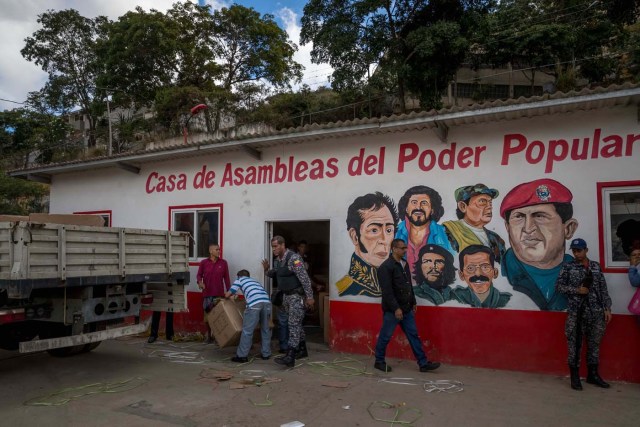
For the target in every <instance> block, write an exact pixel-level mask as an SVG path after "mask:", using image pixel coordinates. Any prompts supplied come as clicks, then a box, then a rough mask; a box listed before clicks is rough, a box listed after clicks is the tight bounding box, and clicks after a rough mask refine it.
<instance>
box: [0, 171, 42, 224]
mask: <svg viewBox="0 0 640 427" xmlns="http://www.w3.org/2000/svg"><path fill="white" fill-rule="evenodd" d="M48 193H49V189H48V187H47V186H46V185H42V184H38V183H35V182H29V181H25V180H22V179H17V178H11V177H9V176H7V175H6V174H5V172H4V170H2V168H0V215H28V214H29V213H34V212H44V211H45V210H46V206H45V205H44V203H43V197H44V196H45V195H47V194H48Z"/></svg>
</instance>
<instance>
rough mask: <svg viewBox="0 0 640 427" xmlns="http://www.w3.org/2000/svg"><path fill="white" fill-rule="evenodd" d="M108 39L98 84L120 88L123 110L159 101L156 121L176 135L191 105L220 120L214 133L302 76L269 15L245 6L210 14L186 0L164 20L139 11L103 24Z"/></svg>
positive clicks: (290, 45) (117, 97)
mask: <svg viewBox="0 0 640 427" xmlns="http://www.w3.org/2000/svg"><path fill="white" fill-rule="evenodd" d="M105 34H106V36H105V37H104V38H103V39H101V40H100V41H99V42H98V48H97V51H98V56H99V58H100V61H101V62H102V63H104V64H105V68H104V74H103V75H102V76H100V78H99V80H98V82H99V86H104V87H109V88H112V89H116V91H115V92H114V102H115V103H116V104H118V105H130V103H131V102H134V103H135V104H137V105H151V104H153V103H156V104H155V108H156V112H157V119H158V123H159V124H161V125H162V126H163V127H165V128H168V129H173V130H174V131H176V132H178V131H180V125H179V121H180V120H181V117H182V116H183V115H184V114H188V110H189V109H190V108H191V107H193V106H194V105H195V104H194V103H193V102H194V101H190V100H197V101H198V103H205V104H207V105H209V107H210V108H209V110H207V111H206V112H204V113H202V114H205V115H211V116H215V120H214V125H213V127H214V128H217V127H218V125H219V121H220V118H221V117H222V116H223V115H227V114H233V113H236V112H239V111H242V110H243V109H246V108H248V107H250V106H251V105H254V104H255V103H256V99H257V98H259V97H261V96H264V93H265V88H264V86H263V85H264V83H269V84H271V85H273V86H274V87H287V86H288V84H289V82H290V81H291V80H292V79H299V78H300V75H301V66H300V65H299V64H297V63H296V62H294V61H293V54H294V53H295V51H296V46H295V45H294V44H293V43H291V42H290V41H289V40H288V39H287V34H286V32H285V31H284V30H282V29H281V28H280V27H278V25H277V24H276V23H275V21H274V20H273V17H272V16H271V15H264V16H260V14H259V13H257V12H256V11H255V10H254V9H252V8H246V7H243V6H238V5H233V6H231V7H229V8H222V9H220V10H217V11H214V12H213V13H210V9H209V7H208V6H207V7H200V6H197V5H195V4H193V3H190V2H184V3H176V4H174V5H173V7H172V8H171V9H169V10H168V11H167V13H166V14H163V13H160V12H158V11H156V10H151V11H150V12H145V11H143V10H142V9H141V8H136V10H135V11H133V12H128V13H127V14H125V15H123V16H121V17H120V18H119V19H118V20H117V21H115V22H112V23H109V24H108V25H106V26H105ZM122 46H128V47H129V48H127V49H123V48H122ZM196 88H197V89H196ZM171 96H176V98H175V99H173V100H172V99H170V97H171ZM158 102H159V104H157V103H158Z"/></svg>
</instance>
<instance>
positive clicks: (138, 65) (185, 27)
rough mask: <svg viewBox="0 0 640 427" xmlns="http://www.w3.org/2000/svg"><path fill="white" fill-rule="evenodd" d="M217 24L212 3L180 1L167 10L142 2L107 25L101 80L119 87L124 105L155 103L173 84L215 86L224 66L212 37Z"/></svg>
mask: <svg viewBox="0 0 640 427" xmlns="http://www.w3.org/2000/svg"><path fill="white" fill-rule="evenodd" d="M211 28H212V18H211V15H210V14H209V9H208V7H199V6H197V5H194V4H193V3H190V2H185V3H176V4H175V5H174V6H173V8H172V9H171V10H169V11H168V12H167V14H163V13H161V12H158V11H157V10H154V9H152V10H151V11H149V12H145V11H144V10H142V8H140V7H136V9H135V11H131V12H127V13H126V14H124V15H123V16H121V17H120V18H118V20H117V21H114V22H110V23H109V24H107V25H106V26H105V37H104V38H102V39H101V40H99V41H98V43H97V52H98V59H99V60H100V62H101V63H103V64H104V73H103V74H102V75H101V76H100V77H99V79H98V85H99V86H100V87H105V88H111V89H113V90H114V91H113V94H114V103H115V104H116V105H123V106H129V105H131V103H133V104H135V105H137V106H142V105H144V106H150V105H151V104H152V103H153V101H154V100H155V98H156V93H157V92H158V91H159V90H161V89H163V88H168V87H171V86H182V87H186V86H197V87H200V88H202V89H203V90H210V89H212V88H213V86H214V79H215V78H216V76H217V75H218V73H219V70H218V67H217V65H216V64H215V62H214V55H213V51H212V49H211V47H210V46H209V43H208V40H210V38H211V31H212V30H211ZM123 46H126V49H123Z"/></svg>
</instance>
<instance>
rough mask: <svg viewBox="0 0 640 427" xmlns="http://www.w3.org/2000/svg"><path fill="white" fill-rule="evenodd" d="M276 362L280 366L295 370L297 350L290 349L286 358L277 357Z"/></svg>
mask: <svg viewBox="0 0 640 427" xmlns="http://www.w3.org/2000/svg"><path fill="white" fill-rule="evenodd" d="M274 361H275V362H276V363H277V364H278V365H285V366H286V367H287V368H293V367H294V366H296V350H295V349H294V348H290V349H288V350H287V354H286V355H285V356H284V357H277V358H275V359H274Z"/></svg>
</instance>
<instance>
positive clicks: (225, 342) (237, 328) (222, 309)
mask: <svg viewBox="0 0 640 427" xmlns="http://www.w3.org/2000/svg"><path fill="white" fill-rule="evenodd" d="M244 308H245V302H244V300H238V301H234V300H228V299H223V300H221V301H220V302H219V303H218V304H217V305H216V306H215V307H214V308H213V310H211V311H210V312H209V315H208V316H207V321H208V322H209V327H210V328H211V332H212V333H213V336H214V338H215V339H216V343H218V345H219V346H220V347H221V348H222V347H228V346H231V345H238V343H239V342H240V335H241V334H242V313H243V312H244Z"/></svg>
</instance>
